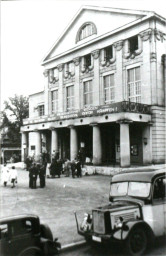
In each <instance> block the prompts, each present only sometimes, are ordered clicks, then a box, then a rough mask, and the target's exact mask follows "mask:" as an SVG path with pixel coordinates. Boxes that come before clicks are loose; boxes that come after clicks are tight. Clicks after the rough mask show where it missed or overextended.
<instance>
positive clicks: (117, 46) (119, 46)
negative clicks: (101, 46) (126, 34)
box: [113, 40, 123, 51]
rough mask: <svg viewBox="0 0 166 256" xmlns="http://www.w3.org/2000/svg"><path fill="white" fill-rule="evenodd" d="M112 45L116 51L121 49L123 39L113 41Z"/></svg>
mask: <svg viewBox="0 0 166 256" xmlns="http://www.w3.org/2000/svg"><path fill="white" fill-rule="evenodd" d="M113 46H114V47H115V48H116V50H117V51H120V50H122V48H123V40H120V41H118V42H115V43H114V44H113Z"/></svg>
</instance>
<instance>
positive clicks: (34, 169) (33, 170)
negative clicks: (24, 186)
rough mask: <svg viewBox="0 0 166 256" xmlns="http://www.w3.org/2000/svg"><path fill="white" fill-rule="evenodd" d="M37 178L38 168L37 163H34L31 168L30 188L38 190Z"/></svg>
mask: <svg viewBox="0 0 166 256" xmlns="http://www.w3.org/2000/svg"><path fill="white" fill-rule="evenodd" d="M37 176H38V168H37V166H36V163H33V164H32V166H31V168H30V169H29V187H30V188H34V189H35V188H36V182H37Z"/></svg>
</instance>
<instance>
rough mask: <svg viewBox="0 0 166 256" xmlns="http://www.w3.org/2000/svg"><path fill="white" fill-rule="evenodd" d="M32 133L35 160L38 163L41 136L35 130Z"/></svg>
mask: <svg viewBox="0 0 166 256" xmlns="http://www.w3.org/2000/svg"><path fill="white" fill-rule="evenodd" d="M34 133H35V137H36V150H35V160H36V161H38V160H39V159H40V154H41V134H40V132H39V131H37V130H35V131H34Z"/></svg>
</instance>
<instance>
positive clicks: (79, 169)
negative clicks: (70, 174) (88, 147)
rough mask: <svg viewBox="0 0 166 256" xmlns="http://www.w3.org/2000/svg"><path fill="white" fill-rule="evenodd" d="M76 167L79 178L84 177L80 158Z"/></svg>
mask: <svg viewBox="0 0 166 256" xmlns="http://www.w3.org/2000/svg"><path fill="white" fill-rule="evenodd" d="M76 169H77V178H79V177H80V178H81V177H82V170H81V162H80V161H79V160H78V161H77V162H76Z"/></svg>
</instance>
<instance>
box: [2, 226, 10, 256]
mask: <svg viewBox="0 0 166 256" xmlns="http://www.w3.org/2000/svg"><path fill="white" fill-rule="evenodd" d="M8 242H9V229H8V224H7V223H3V224H0V255H1V256H7V255H10V250H9V246H8V245H9V244H8Z"/></svg>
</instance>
